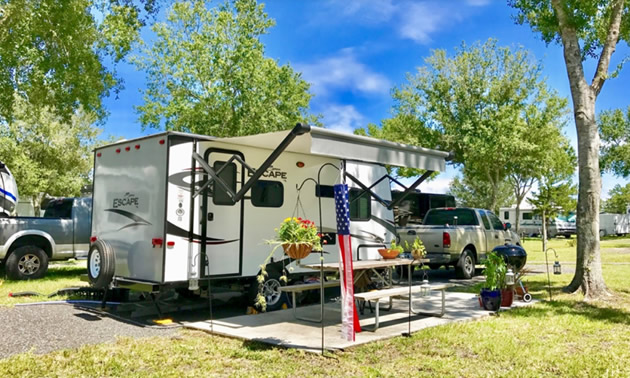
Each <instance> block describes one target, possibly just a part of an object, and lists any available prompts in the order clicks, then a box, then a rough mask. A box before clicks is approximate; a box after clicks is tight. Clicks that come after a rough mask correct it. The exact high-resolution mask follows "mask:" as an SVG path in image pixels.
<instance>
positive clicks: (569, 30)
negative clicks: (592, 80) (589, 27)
mask: <svg viewBox="0 0 630 378" xmlns="http://www.w3.org/2000/svg"><path fill="white" fill-rule="evenodd" d="M565 1H566V0H565ZM565 1H562V0H551V5H552V7H553V9H554V10H555V12H556V16H557V17H558V31H559V32H560V38H562V45H563V47H564V60H565V62H566V66H567V74H568V76H569V83H570V85H571V87H572V90H571V95H572V97H573V103H574V104H576V109H575V110H576V113H577V112H578V111H579V110H578V109H577V106H578V105H577V104H580V103H581V101H579V100H578V99H577V98H575V96H576V94H578V93H586V91H583V90H581V89H583V88H584V89H585V88H588V84H587V82H586V80H585V79H584V67H582V54H581V52H580V51H581V49H580V43H579V39H578V36H577V32H576V30H575V28H574V27H573V26H572V25H571V22H570V21H569V16H568V15H567V12H566V8H565V7H564V4H565ZM573 88H575V90H573Z"/></svg>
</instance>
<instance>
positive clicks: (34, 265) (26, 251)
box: [5, 245, 48, 280]
mask: <svg viewBox="0 0 630 378" xmlns="http://www.w3.org/2000/svg"><path fill="white" fill-rule="evenodd" d="M5 269H6V272H7V277H8V278H9V279H10V280H36V279H38V278H42V277H43V276H44V275H45V274H46V272H47V271H48V255H47V254H46V252H44V250H42V249H41V248H39V247H37V246H34V245H25V246H23V247H19V248H17V249H16V250H15V251H13V252H11V254H10V255H9V257H7V260H6V267H5Z"/></svg>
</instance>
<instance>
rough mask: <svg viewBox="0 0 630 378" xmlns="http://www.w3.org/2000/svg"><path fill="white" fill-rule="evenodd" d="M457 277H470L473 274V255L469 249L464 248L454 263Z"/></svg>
mask: <svg viewBox="0 0 630 378" xmlns="http://www.w3.org/2000/svg"><path fill="white" fill-rule="evenodd" d="M455 274H456V276H457V278H465V279H470V278H473V276H474V275H475V255H473V253H472V251H470V250H469V249H465V250H464V252H462V255H461V256H459V261H457V265H455Z"/></svg>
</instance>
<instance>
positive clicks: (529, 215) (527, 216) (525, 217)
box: [523, 213, 533, 220]
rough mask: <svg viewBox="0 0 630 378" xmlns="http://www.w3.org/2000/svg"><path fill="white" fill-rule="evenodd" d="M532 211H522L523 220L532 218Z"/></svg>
mask: <svg viewBox="0 0 630 378" xmlns="http://www.w3.org/2000/svg"><path fill="white" fill-rule="evenodd" d="M532 219H533V217H532V213H523V220H532Z"/></svg>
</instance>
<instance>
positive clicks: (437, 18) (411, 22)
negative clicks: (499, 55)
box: [319, 0, 490, 44]
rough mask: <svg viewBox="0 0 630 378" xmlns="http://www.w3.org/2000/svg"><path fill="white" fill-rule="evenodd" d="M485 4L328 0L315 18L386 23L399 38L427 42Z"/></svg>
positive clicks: (468, 0) (479, 0)
mask: <svg viewBox="0 0 630 378" xmlns="http://www.w3.org/2000/svg"><path fill="white" fill-rule="evenodd" d="M488 4H490V0H459V1H454V0H451V1H437V0H432V1H410V0H407V1H404V0H396V1H393V0H346V1H333V0H330V1H328V3H327V6H326V7H324V9H325V11H324V12H322V13H320V15H319V19H320V23H322V22H323V23H330V22H346V23H347V22H351V23H358V24H364V25H368V26H374V25H377V24H383V23H390V24H391V27H392V28H393V29H394V30H396V32H397V33H398V34H399V35H400V37H402V38H405V39H410V40H412V41H414V42H416V43H419V44H428V43H430V42H431V41H432V38H431V37H432V35H435V34H436V33H438V32H440V31H441V30H445V29H448V28H449V26H450V25H453V24H455V23H456V22H458V21H460V20H461V19H463V18H464V17H465V15H466V8H478V7H483V6H486V5H488Z"/></svg>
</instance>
